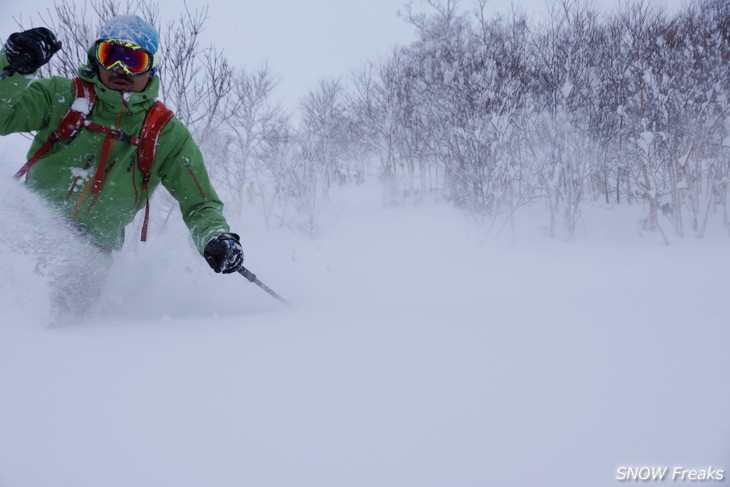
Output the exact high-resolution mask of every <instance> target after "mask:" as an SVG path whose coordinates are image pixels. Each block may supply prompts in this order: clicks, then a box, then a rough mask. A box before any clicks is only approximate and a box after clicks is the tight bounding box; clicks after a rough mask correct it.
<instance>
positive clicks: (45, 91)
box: [0, 15, 243, 318]
mask: <svg viewBox="0 0 730 487" xmlns="http://www.w3.org/2000/svg"><path fill="white" fill-rule="evenodd" d="M60 48H61V43H60V42H59V41H58V40H57V39H56V37H55V35H54V34H53V33H52V32H51V31H50V30H48V29H46V28H43V27H40V28H34V29H30V30H26V31H24V32H18V33H15V34H12V35H10V36H9V38H8V39H7V41H6V42H5V45H4V49H2V50H0V69H2V70H3V78H4V79H1V80H0V100H2V103H0V135H7V134H9V133H13V132H30V131H36V132H37V133H36V135H35V138H34V139H33V143H32V145H31V148H30V151H29V160H28V162H27V163H26V165H25V166H24V167H23V168H22V169H21V170H20V171H19V173H18V175H17V176H18V177H21V176H25V177H26V181H27V184H28V186H29V187H30V188H31V189H32V190H33V191H35V192H36V193H38V194H40V195H41V196H42V197H43V198H45V199H46V200H47V201H48V202H50V204H51V206H52V207H53V208H55V209H56V210H57V211H58V212H60V213H61V214H62V215H63V216H64V217H65V218H66V219H67V220H68V221H69V222H71V228H72V229H73V232H74V234H76V235H78V237H79V240H81V241H83V242H84V244H83V245H82V250H81V251H77V252H75V255H74V256H71V258H70V261H68V262H71V267H72V269H67V270H66V272H64V276H63V277H62V278H61V279H62V280H65V284H64V285H62V286H58V287H57V288H56V290H55V295H53V296H52V303H53V305H54V307H55V309H56V313H58V314H62V315H65V317H67V318H68V317H76V316H82V315H83V314H84V312H85V311H86V310H87V309H88V308H89V307H90V306H91V305H92V304H93V301H94V299H95V298H96V297H97V296H98V292H99V289H100V287H101V284H102V283H103V280H104V279H105V278H106V275H107V271H108V269H109V267H110V264H111V252H112V251H116V250H119V249H121V247H122V245H123V242H124V228H125V227H126V226H127V225H128V224H129V223H130V222H131V221H132V220H133V218H134V216H135V215H136V214H137V213H138V212H139V211H140V210H142V209H145V221H144V226H143V231H142V239H143V240H145V239H146V231H147V218H148V215H149V197H150V196H151V194H152V192H153V191H154V190H155V188H156V187H157V186H158V185H159V184H160V183H162V185H163V186H165V188H167V190H168V191H169V192H170V194H172V196H173V197H174V198H175V199H176V200H177V201H178V202H179V204H180V210H181V212H182V217H183V220H184V221H185V223H186V224H187V226H188V228H189V229H190V232H191V234H192V237H193V241H194V242H195V245H196V247H197V249H198V251H199V252H200V253H201V254H202V255H203V257H204V258H205V260H206V261H207V262H208V264H209V265H210V267H211V268H212V269H213V270H214V271H215V272H222V273H226V274H227V273H233V272H236V271H238V270H240V269H242V267H243V249H242V247H241V244H240V241H239V236H238V235H236V234H235V233H232V232H231V231H230V228H229V226H228V223H227V222H226V220H225V218H224V217H223V214H222V209H223V203H222V202H221V201H220V200H219V198H218V196H217V194H216V192H215V191H214V189H213V187H212V186H211V183H210V180H209V178H208V174H207V171H206V168H205V165H204V162H203V157H202V155H201V153H200V150H199V149H198V147H197V145H196V144H195V142H194V141H193V139H192V137H191V135H190V132H189V131H188V129H187V128H186V127H185V126H184V125H183V124H182V123H181V122H180V121H179V120H177V119H176V118H174V117H172V112H170V111H169V110H167V109H166V108H165V107H164V105H162V104H161V103H157V102H156V98H157V94H158V89H159V78H158V76H157V70H158V64H159V54H158V50H159V46H158V35H157V32H156V30H155V28H154V27H153V26H152V25H150V24H149V23H148V22H146V21H144V20H143V19H142V18H140V17H138V16H133V15H120V16H116V17H113V18H112V19H110V20H109V21H108V22H107V23H106V24H105V25H104V26H103V27H102V28H101V31H100V33H99V36H98V40H97V41H96V42H94V44H93V45H92V46H90V48H89V51H88V60H87V62H86V63H85V64H84V65H82V66H80V67H79V69H78V74H79V78H77V79H76V80H71V79H67V78H63V77H57V76H54V77H50V78H43V79H36V80H32V79H31V77H30V76H27V75H31V74H33V73H34V72H35V71H36V70H37V69H38V68H39V67H41V66H43V65H44V64H45V63H47V62H48V61H49V60H50V59H51V57H52V56H53V55H54V54H55V53H56V52H57V51H58V50H59V49H60ZM170 117H172V118H170ZM62 121H63V123H62ZM64 127H65V128H64ZM149 166H151V167H149Z"/></svg>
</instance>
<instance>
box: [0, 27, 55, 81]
mask: <svg viewBox="0 0 730 487" xmlns="http://www.w3.org/2000/svg"><path fill="white" fill-rule="evenodd" d="M60 49H61V41H59V40H58V39H56V36H55V35H54V34H53V32H51V31H50V30H48V29H46V28H45V27H36V28H35V29H30V30H26V31H24V32H16V33H15V34H11V35H10V37H8V40H7V41H5V55H6V56H7V58H8V63H10V64H9V65H8V66H6V67H5V68H3V69H6V68H11V70H12V71H13V72H16V73H20V74H31V73H33V72H35V71H37V70H38V68H40V67H41V66H43V65H44V64H46V63H47V62H48V61H50V60H51V57H53V55H54V54H56V53H57V52H58V51H59V50H60Z"/></svg>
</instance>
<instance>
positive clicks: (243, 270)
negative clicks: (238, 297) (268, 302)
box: [238, 267, 289, 304]
mask: <svg viewBox="0 0 730 487" xmlns="http://www.w3.org/2000/svg"><path fill="white" fill-rule="evenodd" d="M238 273H239V274H241V275H242V276H243V277H245V278H246V279H248V280H249V281H250V282H252V283H254V284H256V285H257V286H258V287H260V288H261V289H263V290H264V291H266V292H267V293H269V294H271V295H272V296H273V297H275V298H276V299H277V300H278V301H279V302H280V303H282V304H289V303H288V302H287V300H286V299H284V298H282V297H281V296H279V295H278V294H277V293H275V292H274V290H273V289H271V288H270V287H269V286H267V285H266V284H264V283H263V282H261V281H260V280H259V278H258V277H256V274H254V273H253V272H251V271H250V270H248V269H246V268H245V267H241V269H240V270H239V271H238Z"/></svg>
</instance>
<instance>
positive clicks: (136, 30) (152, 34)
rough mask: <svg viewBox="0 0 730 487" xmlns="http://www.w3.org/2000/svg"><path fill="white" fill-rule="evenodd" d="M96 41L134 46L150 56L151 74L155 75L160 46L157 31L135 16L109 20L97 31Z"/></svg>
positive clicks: (120, 16)
mask: <svg viewBox="0 0 730 487" xmlns="http://www.w3.org/2000/svg"><path fill="white" fill-rule="evenodd" d="M98 39H114V40H117V41H124V42H129V43H132V44H136V45H138V46H139V47H141V48H143V49H145V50H146V51H148V52H149V53H150V54H152V66H153V68H152V74H153V76H154V75H155V74H156V73H157V63H158V61H159V59H158V53H157V51H158V50H159V47H160V44H159V40H158V37H157V30H155V28H154V27H153V26H152V25H151V24H150V23H149V22H147V21H145V20H143V19H142V18H141V17H138V16H136V15H117V16H116V17H113V18H111V19H110V20H109V21H108V22H107V23H106V24H104V26H103V27H102V28H101V31H99V37H98Z"/></svg>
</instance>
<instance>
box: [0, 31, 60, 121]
mask: <svg viewBox="0 0 730 487" xmlns="http://www.w3.org/2000/svg"><path fill="white" fill-rule="evenodd" d="M60 48H61V43H60V42H59V41H58V40H57V39H56V37H55V36H54V35H53V33H52V32H51V31H50V30H48V29H46V28H44V27H37V28H35V29H30V30H27V31H24V32H17V33H15V34H11V35H10V37H8V40H7V41H6V42H5V45H4V46H3V49H2V50H0V70H2V71H3V73H4V74H9V73H10V75H9V76H7V77H6V78H4V79H0V135H5V134H8V133H11V132H28V131H32V130H40V129H42V128H44V127H45V126H46V125H47V123H48V119H49V116H50V114H51V113H50V112H51V106H52V104H53V100H52V99H51V98H52V97H51V96H50V93H52V92H53V91H52V90H51V89H50V88H53V84H54V83H55V82H56V81H54V80H44V82H42V83H34V82H33V81H32V79H31V78H30V77H29V76H25V75H29V74H32V73H34V72H35V71H36V70H37V69H38V68H39V67H40V66H42V65H44V64H45V63H47V62H48V61H49V60H50V59H51V57H52V56H53V55H54V54H55V53H56V52H57V51H58V50H59V49H60ZM13 73H14V74H13ZM58 101H61V100H58Z"/></svg>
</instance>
